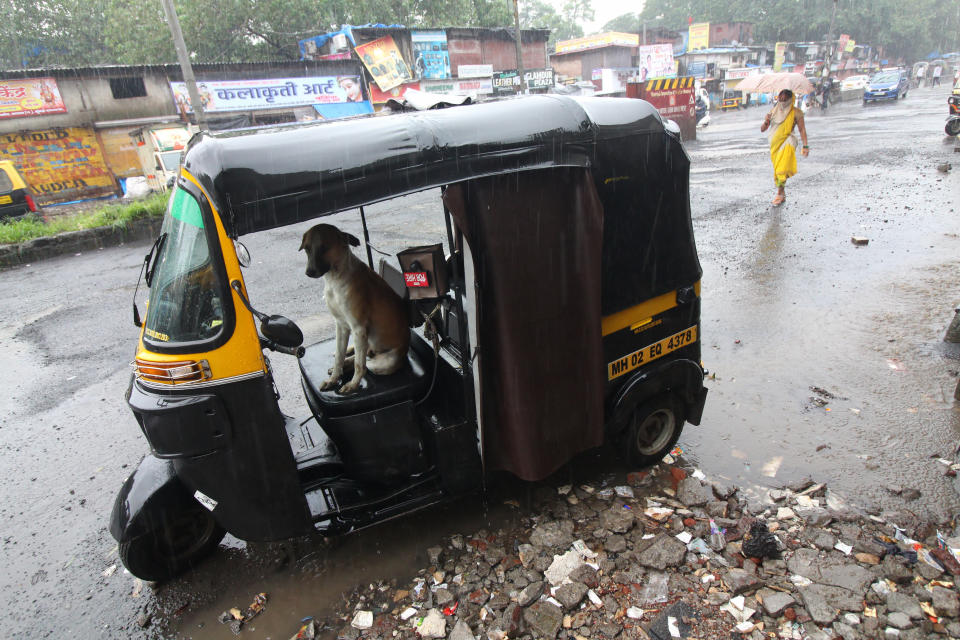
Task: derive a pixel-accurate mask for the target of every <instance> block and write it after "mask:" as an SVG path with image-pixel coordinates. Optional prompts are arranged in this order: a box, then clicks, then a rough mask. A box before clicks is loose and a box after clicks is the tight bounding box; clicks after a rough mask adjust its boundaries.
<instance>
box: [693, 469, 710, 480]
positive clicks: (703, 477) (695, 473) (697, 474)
mask: <svg viewBox="0 0 960 640" xmlns="http://www.w3.org/2000/svg"><path fill="white" fill-rule="evenodd" d="M690 475H692V476H693V477H694V478H696V479H697V480H700V481H701V482H703V481H706V479H707V476H706V474H704V473H703V471H700V469H694V470H693V473H691V474H690Z"/></svg>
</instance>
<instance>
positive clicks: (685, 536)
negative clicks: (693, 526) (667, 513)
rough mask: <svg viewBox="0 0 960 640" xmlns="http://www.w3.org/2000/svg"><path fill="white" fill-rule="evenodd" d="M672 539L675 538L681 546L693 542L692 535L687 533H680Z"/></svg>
mask: <svg viewBox="0 0 960 640" xmlns="http://www.w3.org/2000/svg"><path fill="white" fill-rule="evenodd" d="M674 538H676V539H677V540H679V541H680V542H682V543H683V544H688V543H689V542H690V541H691V540H693V534H692V533H690V532H689V531H681V532H680V533H678V534H677V535H675V536H674Z"/></svg>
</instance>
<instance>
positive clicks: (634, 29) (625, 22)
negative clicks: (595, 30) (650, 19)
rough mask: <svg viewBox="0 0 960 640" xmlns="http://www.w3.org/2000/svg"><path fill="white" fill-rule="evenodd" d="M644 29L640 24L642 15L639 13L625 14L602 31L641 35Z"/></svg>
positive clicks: (608, 23) (606, 25)
mask: <svg viewBox="0 0 960 640" xmlns="http://www.w3.org/2000/svg"><path fill="white" fill-rule="evenodd" d="M642 28H643V24H642V23H641V22H640V15H639V14H637V13H624V14H622V15H619V16H617V17H616V18H614V19H613V20H610V21H609V22H607V23H606V24H605V25H603V29H601V31H619V32H621V33H639V32H640V30H641V29H642Z"/></svg>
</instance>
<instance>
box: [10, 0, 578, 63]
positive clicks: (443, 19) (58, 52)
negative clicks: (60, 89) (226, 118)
mask: <svg viewBox="0 0 960 640" xmlns="http://www.w3.org/2000/svg"><path fill="white" fill-rule="evenodd" d="M535 1H539V0H535ZM524 4H526V3H521V5H524ZM174 5H175V7H176V11H177V16H178V17H179V19H180V27H181V29H182V30H183V38H184V41H185V42H186V44H187V48H188V50H189V51H190V52H191V59H192V60H193V61H194V62H257V61H261V62H268V61H271V60H296V59H298V58H299V57H300V51H299V49H298V47H297V42H298V41H299V40H302V39H303V38H306V37H308V36H311V35H315V34H318V33H325V32H327V31H331V30H335V29H338V28H339V27H340V26H341V25H347V24H351V25H363V24H369V23H383V24H402V25H404V26H407V27H446V26H466V27H470V26H475V27H510V26H513V24H514V19H513V2H512V0H352V1H351V0H175V2H174ZM554 13H556V12H554ZM0 15H3V16H4V20H3V21H0V66H2V68H5V69H11V68H20V67H24V66H26V67H41V66H70V67H76V66H92V65H98V64H154V63H169V62H176V60H177V58H176V52H175V51H174V48H173V43H172V40H171V37H170V30H169V28H168V26H167V23H166V19H165V18H164V14H163V7H162V5H161V3H160V2H159V0H33V1H32V2H29V1H25V0H0ZM592 15H593V12H592V10H591V8H590V0H567V5H566V6H565V7H564V10H563V14H562V16H559V17H558V23H557V27H558V28H559V30H560V32H561V33H563V34H564V36H563V37H571V36H570V35H569V34H578V35H579V34H582V29H581V28H580V27H579V23H580V22H582V21H583V20H590V19H592Z"/></svg>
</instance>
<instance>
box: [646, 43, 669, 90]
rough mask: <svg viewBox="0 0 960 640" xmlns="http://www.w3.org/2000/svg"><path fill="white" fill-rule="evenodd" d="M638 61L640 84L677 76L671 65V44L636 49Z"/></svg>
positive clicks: (650, 45) (651, 45)
mask: <svg viewBox="0 0 960 640" xmlns="http://www.w3.org/2000/svg"><path fill="white" fill-rule="evenodd" d="M637 56H638V59H639V60H640V82H645V81H647V80H650V79H651V78H668V77H673V76H676V75H677V70H676V65H674V64H673V45H672V44H648V45H645V46H642V47H637Z"/></svg>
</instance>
